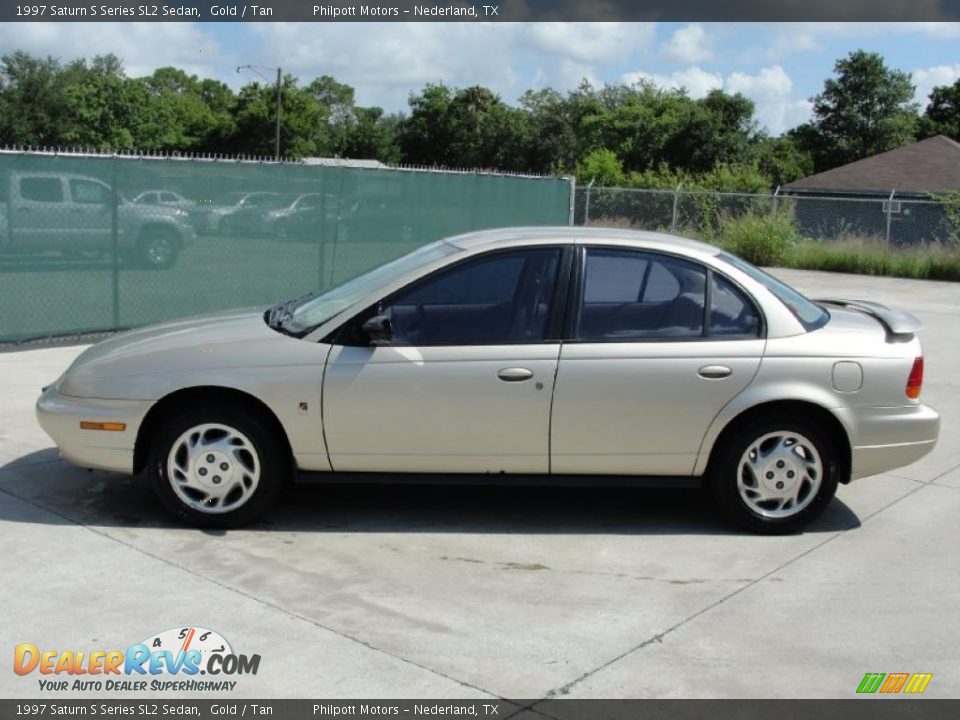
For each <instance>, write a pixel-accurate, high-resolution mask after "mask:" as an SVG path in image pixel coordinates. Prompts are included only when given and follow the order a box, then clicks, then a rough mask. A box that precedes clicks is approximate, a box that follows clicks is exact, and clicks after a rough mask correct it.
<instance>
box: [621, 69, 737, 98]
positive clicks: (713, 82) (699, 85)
mask: <svg viewBox="0 0 960 720" xmlns="http://www.w3.org/2000/svg"><path fill="white" fill-rule="evenodd" d="M622 80H623V82H625V83H629V84H631V85H632V84H634V83H638V82H641V81H645V82H650V83H653V84H654V85H656V86H658V87H663V88H669V89H671V90H686V91H687V94H688V95H690V97H692V98H702V97H705V96H706V95H707V94H708V93H709V92H710V91H711V90H717V89H719V88H722V87H723V75H720V74H719V73H714V72H709V71H708V70H704V69H703V68H701V67H699V66H697V65H694V66H693V67H689V68H686V69H685V70H677V71H676V72H672V73H648V72H643V71H642V70H640V71H637V72H631V73H627V74H625V75H624V76H623V78H622Z"/></svg>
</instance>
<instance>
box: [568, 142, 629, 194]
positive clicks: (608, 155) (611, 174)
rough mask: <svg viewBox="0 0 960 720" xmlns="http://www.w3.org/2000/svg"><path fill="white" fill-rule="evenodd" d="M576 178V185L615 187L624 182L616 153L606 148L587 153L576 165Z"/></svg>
mask: <svg viewBox="0 0 960 720" xmlns="http://www.w3.org/2000/svg"><path fill="white" fill-rule="evenodd" d="M576 176H577V184H578V185H579V184H584V185H586V184H588V183H590V182H596V184H597V185H601V186H607V187H617V186H621V185H623V184H624V182H625V180H626V178H625V176H624V174H623V167H622V166H621V165H620V160H619V158H618V157H617V155H616V153H615V152H613V151H612V150H607V149H606V148H602V149H600V150H594V151H592V152H590V153H588V154H587V156H586V157H584V158H583V160H581V161H580V163H579V164H578V165H577V169H576Z"/></svg>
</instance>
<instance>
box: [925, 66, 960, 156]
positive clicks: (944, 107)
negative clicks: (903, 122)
mask: <svg viewBox="0 0 960 720" xmlns="http://www.w3.org/2000/svg"><path fill="white" fill-rule="evenodd" d="M931 135H946V136H947V137H950V138H953V139H954V140H957V141H960V80H957V81H956V82H955V83H954V84H953V85H941V86H939V87H935V88H934V89H933V91H932V92H931V93H930V104H929V105H927V109H926V111H924V113H923V117H922V118H920V131H919V136H920V137H930V136H931Z"/></svg>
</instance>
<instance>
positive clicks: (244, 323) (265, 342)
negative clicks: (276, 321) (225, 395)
mask: <svg viewBox="0 0 960 720" xmlns="http://www.w3.org/2000/svg"><path fill="white" fill-rule="evenodd" d="M263 313H264V310H263V309H246V310H236V311H233V312H226V313H217V314H211V315H202V316H199V317H193V318H187V319H184V320H176V321H173V322H166V323H162V324H160V325H151V326H149V327H145V328H141V329H139V330H132V331H130V332H126V333H123V334H121V335H117V336H115V337H113V338H110V339H108V340H104V341H103V342H100V343H97V344H96V345H94V346H93V347H90V348H88V349H87V350H86V351H85V352H83V353H82V354H81V355H80V356H79V357H78V358H77V359H76V360H75V361H74V362H73V364H72V365H71V366H70V368H69V369H68V370H67V371H66V372H65V373H64V374H63V376H62V377H61V378H60V380H59V382H58V387H59V389H60V392H62V393H63V394H65V395H72V396H75V397H100V398H108V397H111V398H128V399H141V398H143V397H144V388H146V387H157V388H160V387H166V386H169V385H176V384H181V383H186V384H191V381H190V379H191V378H193V379H198V378H201V377H205V378H210V377H213V378H216V377H227V376H229V375H231V374H235V373H236V372H245V371H247V370H249V369H251V368H264V367H277V366H283V365H288V366H289V365H303V364H311V363H316V362H317V358H318V345H317V343H312V342H308V341H305V340H299V339H296V338H292V337H290V336H288V335H283V334H282V333H278V332H276V331H275V330H271V329H270V328H269V327H268V326H267V324H266V322H264V319H263ZM148 380H149V382H148Z"/></svg>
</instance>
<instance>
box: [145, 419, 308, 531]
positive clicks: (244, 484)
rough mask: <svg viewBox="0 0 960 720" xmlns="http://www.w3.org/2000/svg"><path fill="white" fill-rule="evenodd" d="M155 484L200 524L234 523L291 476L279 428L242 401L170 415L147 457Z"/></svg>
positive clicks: (177, 510) (184, 516)
mask: <svg viewBox="0 0 960 720" xmlns="http://www.w3.org/2000/svg"><path fill="white" fill-rule="evenodd" d="M147 467H148V474H149V476H150V480H151V483H152V485H153V489H154V491H155V492H156V494H157V495H158V497H159V498H160V500H161V502H162V503H163V505H164V506H165V507H166V508H167V509H168V510H169V511H170V512H172V513H173V514H174V515H175V516H176V517H178V518H180V519H181V520H184V521H185V522H187V523H189V524H191V525H195V526H197V527H236V526H238V525H242V524H244V523H248V522H250V521H251V520H254V519H255V518H257V517H259V516H260V515H262V514H263V513H265V512H266V511H267V510H268V509H269V508H270V507H271V506H272V505H273V504H274V503H275V502H276V500H277V499H278V497H279V496H280V493H281V491H282V489H283V487H284V485H285V484H286V481H287V480H288V479H289V477H290V461H289V458H288V456H287V454H286V452H285V449H284V445H283V443H282V442H281V441H280V438H278V437H277V436H276V432H275V431H274V430H273V429H272V428H271V427H270V426H269V425H268V424H266V423H264V422H263V420H262V418H260V417H258V416H257V415H256V414H255V413H252V412H250V411H248V410H247V409H246V408H243V407H234V406H228V405H224V406H221V407H210V408H208V409H206V408H197V409H190V410H184V411H181V412H179V413H176V414H174V415H172V416H171V417H169V418H167V420H166V421H165V422H163V423H162V426H161V427H160V429H159V432H158V433H157V436H156V442H154V443H153V446H152V448H151V453H150V459H149V463H148V466H147Z"/></svg>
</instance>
